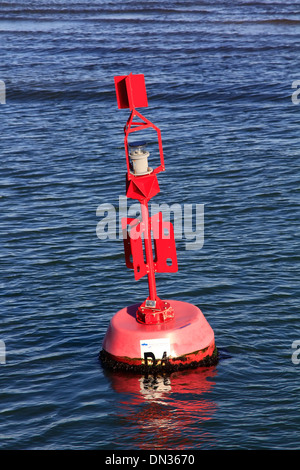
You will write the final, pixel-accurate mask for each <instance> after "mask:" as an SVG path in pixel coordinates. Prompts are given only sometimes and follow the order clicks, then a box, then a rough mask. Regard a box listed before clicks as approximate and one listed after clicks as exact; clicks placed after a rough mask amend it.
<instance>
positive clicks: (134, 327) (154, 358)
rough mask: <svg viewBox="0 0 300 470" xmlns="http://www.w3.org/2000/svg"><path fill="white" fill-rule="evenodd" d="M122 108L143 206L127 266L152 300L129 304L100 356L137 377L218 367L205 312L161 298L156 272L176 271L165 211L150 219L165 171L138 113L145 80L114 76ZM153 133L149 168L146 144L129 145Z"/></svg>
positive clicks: (126, 223) (126, 229)
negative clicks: (154, 161) (154, 160)
mask: <svg viewBox="0 0 300 470" xmlns="http://www.w3.org/2000/svg"><path fill="white" fill-rule="evenodd" d="M114 81H115V88H116V96H117V103H118V108H119V109H120V108H130V110H131V113H130V116H129V118H128V121H127V123H126V125H125V127H124V133H125V137H124V146H125V156H126V163H127V175H126V196H127V197H128V198H131V199H136V200H137V201H139V203H140V207H141V218H139V219H137V218H135V219H134V218H123V219H122V231H123V241H124V251H125V262H126V266H127V267H128V268H129V269H133V270H134V277H135V279H136V280H139V279H141V278H142V277H144V276H146V275H147V277H148V287H149V296H148V297H147V299H146V300H144V301H143V302H142V303H140V304H136V305H129V306H127V307H124V308H123V309H121V310H120V311H119V312H117V313H116V314H115V315H114V316H113V318H112V319H111V321H110V324H109V327H108V330H107V332H106V335H105V337H104V340H103V344H102V350H101V351H100V354H99V357H100V360H101V362H102V364H103V366H105V367H108V368H109V369H115V370H126V371H127V370H128V371H133V372H142V373H143V372H145V371H147V372H150V371H151V372H154V371H161V370H165V371H173V370H180V369H187V368H195V367H201V366H211V365H215V364H216V363H217V361H218V351H217V348H216V345H215V337H214V332H213V330H212V328H211V326H210V325H209V323H208V322H207V320H206V318H205V317H204V315H203V313H202V312H201V310H200V309H199V308H198V307H197V306H195V305H193V304H190V303H187V302H181V301H178V300H169V299H164V300H162V299H160V298H159V297H158V295H157V291H156V281H155V273H156V272H158V273H168V272H169V273H174V272H177V271H178V264H177V254H176V245H175V237H174V228H173V225H172V223H171V222H166V221H164V220H163V216H162V213H161V212H158V213H157V214H155V215H153V216H151V217H150V216H149V210H148V202H149V200H150V199H151V198H152V197H154V196H155V195H156V194H158V193H159V191H160V188H159V185H158V180H157V174H158V173H159V172H161V171H165V164H164V155H163V147H162V139H161V132H160V129H159V128H158V127H157V126H155V125H154V124H153V123H152V122H151V121H149V119H147V118H145V117H144V116H143V115H142V114H141V113H140V112H139V111H137V109H136V108H138V107H147V106H148V100H147V93H146V86H145V78H144V75H142V74H138V75H133V74H132V73H131V74H129V75H122V76H117V77H114ZM149 128H152V129H154V130H155V131H156V133H157V139H158V148H159V156H160V164H159V165H158V166H157V167H156V168H154V169H153V168H152V167H150V166H149V156H150V153H149V152H148V150H147V148H146V145H147V144H146V143H145V142H143V141H138V142H133V143H129V142H128V137H129V134H130V133H132V132H137V131H142V130H145V129H149Z"/></svg>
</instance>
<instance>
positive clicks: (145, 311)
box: [115, 74, 178, 324]
mask: <svg viewBox="0 0 300 470" xmlns="http://www.w3.org/2000/svg"><path fill="white" fill-rule="evenodd" d="M115 87H116V94H117V102H118V107H119V108H130V109H131V114H130V116H129V118H128V120H127V123H126V125H125V126H124V134H125V137H124V146H125V155H126V163H127V192H126V195H127V197H131V198H133V199H137V200H138V201H139V202H140V204H141V220H139V219H132V218H125V219H123V220H122V230H123V239H124V251H125V261H126V266H127V267H128V268H130V269H133V270H134V276H135V279H136V280H138V279H140V278H141V277H143V276H145V275H146V274H147V276H148V286H149V297H148V298H147V299H146V300H145V301H144V302H143V304H142V305H141V306H140V307H139V308H138V310H137V313H136V318H137V320H138V321H139V322H142V323H147V324H157V323H162V322H166V321H169V320H171V319H172V318H174V310H173V308H172V307H171V306H170V304H169V303H168V302H164V301H162V300H161V299H160V298H159V297H158V296H157V292H156V282H155V272H176V271H177V270H178V265H177V255H176V245H175V239H174V229H173V225H172V224H171V223H170V222H163V220H162V213H161V212H160V213H158V214H155V215H154V216H152V217H150V216H149V209H148V202H149V200H150V199H151V198H152V197H153V196H155V195H156V194H157V193H158V192H159V191H160V189H159V185H158V181H157V176H156V175H157V174H158V173H159V172H161V171H165V163H164V155H163V146H162V139H161V132H160V129H159V128H158V127H157V126H155V125H154V124H153V123H152V122H151V121H149V119H147V118H145V117H144V116H143V115H142V114H141V113H140V112H139V111H137V110H136V107H145V106H148V100H147V93H146V86H145V80H144V75H133V74H129V75H122V76H117V77H115ZM136 117H137V118H138V119H140V120H139V121H137V120H134V119H135V118H136ZM148 128H152V129H154V130H155V131H156V133H157V138H158V146H159V155H160V165H159V166H158V167H157V168H155V169H154V170H153V171H152V172H151V173H150V174H148V175H143V176H135V175H133V174H132V173H131V171H130V160H129V150H128V137H129V134H130V133H133V132H137V131H141V130H145V129H148ZM128 228H129V230H128ZM164 229H167V230H168V233H169V235H168V237H166V236H164ZM151 231H152V232H153V233H154V234H155V236H154V248H155V258H154V253H153V249H152V240H151ZM144 252H145V256H144ZM131 258H132V259H131Z"/></svg>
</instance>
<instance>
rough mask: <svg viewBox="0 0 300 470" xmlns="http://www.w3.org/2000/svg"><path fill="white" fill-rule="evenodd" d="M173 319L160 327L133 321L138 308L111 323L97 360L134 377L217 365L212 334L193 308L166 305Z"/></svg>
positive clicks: (126, 310)
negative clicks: (134, 375) (139, 374)
mask: <svg viewBox="0 0 300 470" xmlns="http://www.w3.org/2000/svg"><path fill="white" fill-rule="evenodd" d="M167 302H168V303H169V304H170V306H171V307H172V308H173V309H174V313H175V315H174V318H173V319H172V320H170V321H168V322H166V323H162V324H142V323H140V322H138V321H137V319H136V312H137V310H138V308H139V307H140V305H139V304H137V305H131V306H129V307H125V308H123V309H122V310H120V311H119V312H117V313H116V314H115V315H114V317H113V318H112V319H111V322H110V325H109V327H108V330H107V332H106V335H105V338H104V340H103V345H102V350H101V352H100V354H99V358H100V360H101V362H102V364H103V366H104V367H106V368H109V369H112V370H123V371H129V372H137V373H145V372H146V373H153V372H155V373H156V372H161V371H166V372H172V371H176V370H182V369H189V368H196V367H210V366H213V365H216V364H217V362H218V351H217V348H216V345H215V338H214V332H213V330H212V328H211V326H210V325H209V324H208V322H207V320H206V319H205V317H204V315H203V313H202V312H201V310H200V309H199V308H198V307H196V306H195V305H192V304H189V303H186V302H180V301H176V300H168V301H167Z"/></svg>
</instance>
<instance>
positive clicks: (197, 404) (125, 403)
mask: <svg viewBox="0 0 300 470" xmlns="http://www.w3.org/2000/svg"><path fill="white" fill-rule="evenodd" d="M216 373H217V372H216V369H215V368H209V369H204V368H198V369H195V370H187V371H181V372H174V373H172V374H171V375H159V376H157V377H154V376H148V377H146V376H136V375H126V374H124V373H114V374H111V375H110V379H111V382H112V387H113V389H114V390H115V391H116V392H118V393H120V394H126V399H125V400H121V401H120V404H121V407H122V410H123V411H125V416H124V415H123V412H122V417H121V418H122V420H125V422H126V423H127V424H129V425H130V434H131V435H132V439H133V441H134V442H133V444H134V446H136V447H138V448H139V449H152V450H155V449H176V450H177V449H191V448H193V449H195V448H196V447H201V445H202V444H203V443H204V442H205V443H207V442H212V441H213V440H214V438H213V436H212V435H211V434H210V433H209V432H207V431H206V430H205V428H204V426H203V424H204V422H206V421H208V420H210V419H211V418H212V416H213V414H214V413H215V411H216V408H217V406H216V404H215V403H214V402H213V401H211V400H209V396H208V394H209V393H210V392H211V391H212V388H213V386H214V385H215V383H214V381H213V380H212V379H213V378H214V377H215V375H216Z"/></svg>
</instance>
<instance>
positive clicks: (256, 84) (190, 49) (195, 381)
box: [0, 0, 300, 450]
mask: <svg viewBox="0 0 300 470" xmlns="http://www.w3.org/2000/svg"><path fill="white" fill-rule="evenodd" d="M0 13H1V14H0V45H1V61H0V79H1V80H3V81H4V82H5V86H6V104H1V105H0V121H1V134H0V135H1V138H0V152H1V177H0V183H1V194H0V202H1V209H0V223H1V274H0V276H1V294H0V295H1V330H0V340H1V341H4V342H5V346H6V363H5V364H0V380H1V388H0V418H1V419H0V436H1V441H0V445H1V448H2V449H114V450H121V449H137V450H138V449H151V450H154V449H172V450H176V449H299V427H300V413H299V392H300V381H299V374H300V364H299V365H298V364H295V363H293V361H292V352H293V349H292V343H293V342H294V341H296V340H300V332H299V320H298V317H299V278H300V270H299V152H300V149H299V147H300V145H299V144H300V139H299V135H300V134H299V125H300V104H299V105H296V104H293V102H292V99H291V96H292V93H293V91H295V90H293V89H292V83H293V81H294V80H299V79H300V67H299V57H300V53H299V50H300V3H299V2H298V1H297V2H284V1H275V2H274V1H268V0H257V1H251V0H248V1H247V0H239V1H236V2H231V1H218V0H217V1H214V2H209V1H189V0H188V1H177V0H175V1H168V0H167V1H162V2H158V1H146V2H141V3H139V2H134V1H132V0H124V1H119V0H114V1H103V2H101V1H99V0H97V1H96V0H92V1H90V2H83V1H77V0H73V1H69V2H63V1H61V0H58V1H43V0H42V1H31V2H26V1H10V2H0ZM130 72H133V73H143V74H145V78H146V86H147V92H148V100H149V107H148V108H147V109H144V110H143V112H144V114H145V115H146V116H147V117H148V118H149V119H151V120H152V121H153V122H155V124H157V125H158V126H159V127H160V129H161V131H162V138H163V144H164V152H165V161H166V170H167V171H166V172H165V173H164V174H160V175H159V183H160V187H161V192H160V194H159V195H158V196H156V198H155V202H157V203H162V202H165V203H168V204H173V203H179V204H185V203H186V204H204V205H205V243H204V246H203V248H202V249H201V250H198V251H188V250H185V246H184V243H183V241H182V240H179V241H178V243H177V250H178V262H179V272H178V273H177V274H172V275H160V276H158V278H157V279H158V280H157V284H158V293H159V295H160V296H161V297H162V298H173V299H177V300H183V301H187V302H191V303H194V304H195V305H198V306H199V307H200V308H201V310H202V311H203V313H204V314H205V316H206V318H207V320H208V321H209V323H210V324H211V326H212V327H213V329H214V332H215V336H216V343H217V346H218V348H219V350H220V352H221V358H222V359H221V361H220V362H219V364H218V365H217V366H216V367H214V368H212V369H209V370H205V371H203V370H201V371H200V370H198V371H189V372H181V373H175V374H172V375H171V376H170V377H164V378H158V379H157V382H156V383H153V382H152V381H151V380H146V379H145V378H143V377H139V376H133V377H131V376H130V377H126V376H123V375H122V374H111V373H107V372H105V371H103V369H102V367H101V365H100V364H99V362H98V352H99V350H100V349H101V343H102V339H103V337H104V334H105V332H106V329H107V327H108V324H109V321H110V319H111V317H112V315H113V314H114V313H115V312H117V311H118V310H119V309H120V308H123V307H124V306H126V305H129V304H132V303H136V302H139V301H143V300H144V298H145V297H146V296H147V283H146V280H140V281H139V282H135V281H134V278H133V273H132V272H131V271H128V270H126V268H125V265H124V260H123V244H122V241H121V240H99V239H98V238H97V236H96V226H97V223H98V222H99V217H97V216H96V210H97V207H98V206H99V205H100V204H102V203H107V202H108V203H111V204H114V205H116V206H117V204H118V198H119V196H120V195H125V184H124V174H125V157H124V150H123V125H124V124H125V122H126V120H127V117H128V111H127V110H118V109H117V105H116V97H115V90H114V82H113V77H114V75H121V74H128V73H130Z"/></svg>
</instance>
